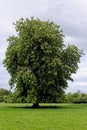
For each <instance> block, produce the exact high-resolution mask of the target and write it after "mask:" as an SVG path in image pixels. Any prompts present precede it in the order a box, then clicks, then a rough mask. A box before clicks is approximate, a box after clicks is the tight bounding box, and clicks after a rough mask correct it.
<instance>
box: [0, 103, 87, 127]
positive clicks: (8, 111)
mask: <svg viewBox="0 0 87 130" xmlns="http://www.w3.org/2000/svg"><path fill="white" fill-rule="evenodd" d="M31 105H32V104H4V103H1V104H0V130H87V104H40V106H42V107H41V108H37V109H34V108H31ZM53 106H56V107H53Z"/></svg>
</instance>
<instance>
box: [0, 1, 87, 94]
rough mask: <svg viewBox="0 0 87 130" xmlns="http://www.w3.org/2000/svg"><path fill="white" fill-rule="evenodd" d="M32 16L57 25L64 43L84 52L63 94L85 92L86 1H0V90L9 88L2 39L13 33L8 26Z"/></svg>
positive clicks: (11, 27) (4, 45) (86, 69)
mask: <svg viewBox="0 0 87 130" xmlns="http://www.w3.org/2000/svg"><path fill="white" fill-rule="evenodd" d="M32 16H34V17H35V18H37V17H38V18H39V19H41V20H51V21H54V22H55V23H56V24H59V25H61V29H63V33H64V35H65V39H64V41H65V44H75V45H77V46H78V47H79V48H80V49H83V50H84V53H85V55H84V56H83V57H82V58H81V63H80V64H79V70H78V71H77V74H75V75H73V78H74V82H69V88H68V89H67V92H75V91H77V90H80V91H82V92H87V0H72V1H71V0H0V87H1V88H2V87H3V88H6V89H10V87H9V84H8V80H9V78H10V76H9V74H8V72H7V71H6V70H5V68H4V67H3V64H2V61H3V59H4V57H5V51H6V48H7V46H8V43H7V41H6V39H7V38H8V37H9V36H11V35H14V34H15V29H14V26H13V25H12V23H13V22H15V21H16V20H18V19H19V18H21V17H23V18H30V17H32Z"/></svg>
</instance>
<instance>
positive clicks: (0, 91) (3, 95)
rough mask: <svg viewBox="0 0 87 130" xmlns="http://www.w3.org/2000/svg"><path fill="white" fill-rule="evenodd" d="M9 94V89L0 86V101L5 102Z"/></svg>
mask: <svg viewBox="0 0 87 130" xmlns="http://www.w3.org/2000/svg"><path fill="white" fill-rule="evenodd" d="M10 94H11V91H9V90H6V89H4V88H0V102H7V98H8V96H9V95H10Z"/></svg>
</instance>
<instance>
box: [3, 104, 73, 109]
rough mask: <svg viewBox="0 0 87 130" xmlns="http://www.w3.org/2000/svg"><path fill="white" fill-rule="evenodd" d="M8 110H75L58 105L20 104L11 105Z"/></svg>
mask: <svg viewBox="0 0 87 130" xmlns="http://www.w3.org/2000/svg"><path fill="white" fill-rule="evenodd" d="M6 107H8V108H15V109H70V108H71V109H72V108H75V106H74V105H70V104H69V105H66V104H61V105H60V104H59V105H58V104H57V105H40V106H39V107H33V106H32V105H31V106H30V105H23V106H21V105H20V104H18V105H15V104H13V105H11V106H10V105H9V106H6Z"/></svg>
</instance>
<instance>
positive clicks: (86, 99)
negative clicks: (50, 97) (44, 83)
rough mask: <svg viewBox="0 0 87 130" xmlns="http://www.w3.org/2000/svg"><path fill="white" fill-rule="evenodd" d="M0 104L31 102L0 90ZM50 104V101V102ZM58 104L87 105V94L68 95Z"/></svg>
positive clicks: (8, 91) (62, 97)
mask: <svg viewBox="0 0 87 130" xmlns="http://www.w3.org/2000/svg"><path fill="white" fill-rule="evenodd" d="M0 102H5V103H30V100H29V99H28V98H26V99H25V100H24V98H23V97H17V95H15V93H12V92H11V91H10V90H6V89H3V88H1V89H0ZM48 102H49V101H48ZM57 102H58V103H87V93H82V92H80V91H77V92H75V93H67V94H64V95H62V96H61V98H59V99H58V100H57Z"/></svg>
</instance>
